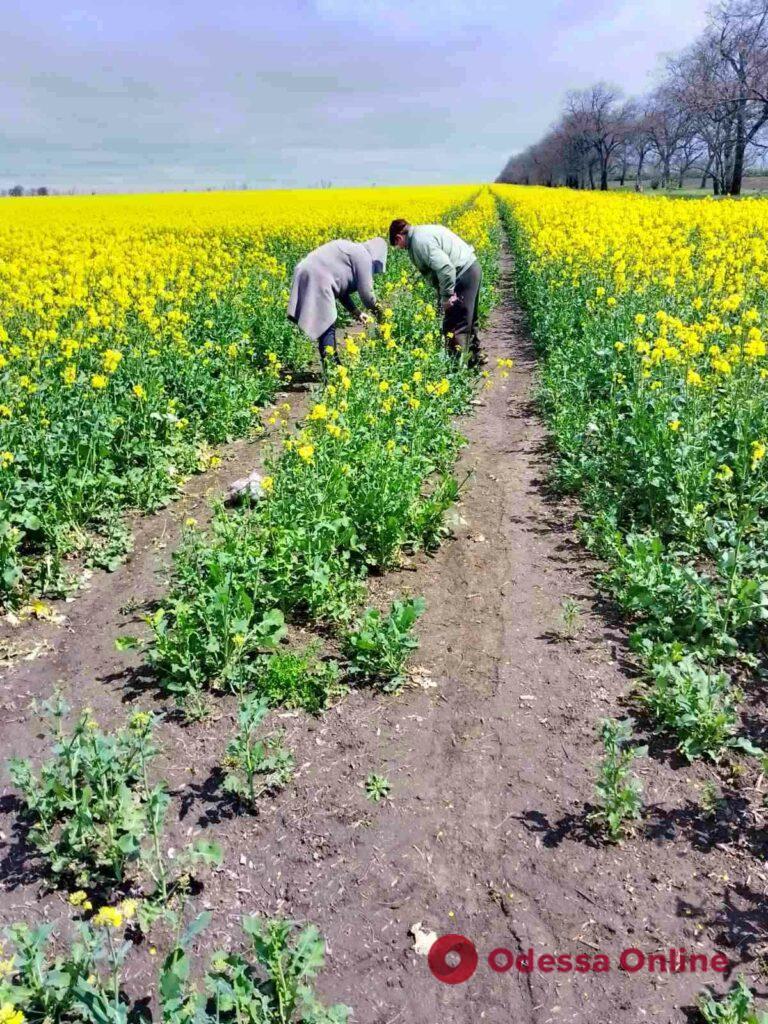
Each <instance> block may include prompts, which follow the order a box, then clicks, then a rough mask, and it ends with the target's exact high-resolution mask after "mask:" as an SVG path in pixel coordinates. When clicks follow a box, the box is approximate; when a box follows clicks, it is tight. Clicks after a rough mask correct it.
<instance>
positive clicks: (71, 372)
mask: <svg viewBox="0 0 768 1024" xmlns="http://www.w3.org/2000/svg"><path fill="white" fill-rule="evenodd" d="M61 379H62V380H63V381H64V383H65V384H74V383H75V381H76V380H77V367H76V366H75V364H74V363H67V365H66V366H65V367H64V369H63V371H62V374H61Z"/></svg>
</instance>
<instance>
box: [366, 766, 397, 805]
mask: <svg viewBox="0 0 768 1024" xmlns="http://www.w3.org/2000/svg"><path fill="white" fill-rule="evenodd" d="M391 788H392V783H391V782H390V781H389V779H388V778H387V777H386V776H385V775H377V774H376V772H371V774H370V775H369V776H368V778H367V779H366V780H365V795H366V796H367V797H368V799H369V800H372V801H373V802H374V803H375V804H377V803H378V802H379V801H380V800H383V799H385V798H386V797H388V796H389V791H390V789H391Z"/></svg>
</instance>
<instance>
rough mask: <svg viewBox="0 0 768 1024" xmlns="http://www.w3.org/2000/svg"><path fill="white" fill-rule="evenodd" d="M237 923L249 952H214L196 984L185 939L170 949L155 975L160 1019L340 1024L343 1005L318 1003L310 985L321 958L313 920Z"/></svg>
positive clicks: (179, 1023) (172, 1023) (175, 1023)
mask: <svg viewBox="0 0 768 1024" xmlns="http://www.w3.org/2000/svg"><path fill="white" fill-rule="evenodd" d="M242 924H243V931H244V932H245V934H246V936H247V937H248V938H249V939H250V945H251V949H250V955H248V954H243V953H238V952H233V951H225V950H222V951H220V952H218V953H216V954H214V956H213V959H212V960H211V963H210V966H209V968H208V971H207V972H206V974H205V980H204V985H203V986H202V987H198V986H197V985H195V984H194V982H193V981H192V980H191V977H192V973H193V972H192V968H193V964H192V961H191V959H190V957H189V955H188V953H187V952H186V950H185V948H184V947H185V943H184V942H182V944H180V945H179V946H177V947H176V948H175V949H174V950H172V952H171V953H170V954H169V956H168V957H167V958H166V960H165V962H164V964H163V967H162V972H161V978H160V998H161V1003H162V1011H163V1021H164V1024H185V1022H188V1021H190V1020H194V1021H196V1022H198V1024H239V1022H242V1021H250V1022H251V1024H346V1021H347V1020H348V1017H349V1012H350V1011H349V1008H348V1007H346V1006H342V1005H336V1006H331V1007H326V1006H323V1004H322V1003H321V1002H320V1001H319V999H318V998H317V996H316V994H315V992H314V990H313V982H314V980H315V978H316V977H317V974H318V972H319V971H320V970H321V968H322V967H323V964H324V960H325V947H324V943H323V940H322V939H321V938H320V934H319V932H318V931H317V929H316V928H315V927H314V926H313V925H308V926H307V927H305V928H299V927H298V926H297V925H295V924H293V923H292V922H290V921H285V920H281V919H272V920H265V919H263V918H258V917H245V918H243V922H242Z"/></svg>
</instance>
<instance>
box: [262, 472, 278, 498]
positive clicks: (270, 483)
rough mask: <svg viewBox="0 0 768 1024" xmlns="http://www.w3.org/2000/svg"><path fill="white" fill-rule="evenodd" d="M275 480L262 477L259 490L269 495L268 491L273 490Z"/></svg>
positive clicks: (269, 477)
mask: <svg viewBox="0 0 768 1024" xmlns="http://www.w3.org/2000/svg"><path fill="white" fill-rule="evenodd" d="M274 486H275V478H274V477H272V476H263V477H262V478H261V489H262V490H263V491H266V493H267V494H269V492H270V491H272V490H274Z"/></svg>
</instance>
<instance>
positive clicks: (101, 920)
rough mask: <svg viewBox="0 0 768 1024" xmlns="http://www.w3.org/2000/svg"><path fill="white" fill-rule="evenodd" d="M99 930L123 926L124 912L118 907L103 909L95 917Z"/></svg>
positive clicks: (94, 921)
mask: <svg viewBox="0 0 768 1024" xmlns="http://www.w3.org/2000/svg"><path fill="white" fill-rule="evenodd" d="M93 924H94V925H95V926H96V927H97V928H120V927H122V924H123V914H122V911H121V910H119V909H118V908H117V907H102V908H101V910H99V911H97V912H96V914H94V917H93Z"/></svg>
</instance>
